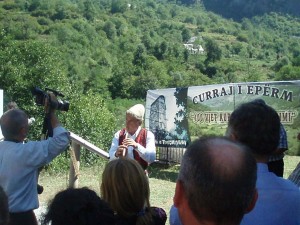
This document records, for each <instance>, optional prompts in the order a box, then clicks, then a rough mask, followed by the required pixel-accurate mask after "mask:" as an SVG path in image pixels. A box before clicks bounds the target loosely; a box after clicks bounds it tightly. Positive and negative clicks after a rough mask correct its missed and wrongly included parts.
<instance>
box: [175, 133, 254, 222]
mask: <svg viewBox="0 0 300 225" xmlns="http://www.w3.org/2000/svg"><path fill="white" fill-rule="evenodd" d="M255 184H256V162H255V159H254V158H253V156H252V155H251V153H250V152H249V151H248V149H247V148H246V147H245V146H242V145H240V144H238V143H235V142H233V141H231V140H229V139H226V138H221V137H204V138H200V139H197V140H196V141H194V142H192V143H191V144H190V145H189V146H188V148H187V150H186V152H185V153H184V156H183V158H182V162H181V167H180V172H179V177H178V180H177V183H176V190H175V196H174V205H175V206H176V207H177V208H178V212H179V216H180V219H181V221H182V223H183V224H184V225H188V224H203V223H205V224H222V225H225V224H226V225H227V224H228V225H229V224H230V225H235V224H239V223H240V221H241V219H242V218H243V215H244V214H245V213H247V212H249V211H251V210H252V209H253V207H254V205H255V202H256V199H257V192H256V188H255Z"/></svg>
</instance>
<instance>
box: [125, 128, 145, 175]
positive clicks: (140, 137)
mask: <svg viewBox="0 0 300 225" xmlns="http://www.w3.org/2000/svg"><path fill="white" fill-rule="evenodd" d="M125 132H126V130H125V128H123V129H122V130H121V131H120V134H119V145H121V144H122V142H123V140H124V139H125ZM146 140H147V130H146V129H145V128H142V129H141V131H140V133H139V134H138V136H137V137H136V138H135V140H134V141H135V142H136V143H139V144H140V145H142V146H143V147H145V148H146ZM133 157H134V159H135V160H136V161H138V163H139V164H140V165H141V166H142V168H143V169H144V170H146V169H147V167H148V162H147V161H145V160H144V159H143V158H142V157H141V156H140V154H139V153H138V152H137V150H135V149H133Z"/></svg>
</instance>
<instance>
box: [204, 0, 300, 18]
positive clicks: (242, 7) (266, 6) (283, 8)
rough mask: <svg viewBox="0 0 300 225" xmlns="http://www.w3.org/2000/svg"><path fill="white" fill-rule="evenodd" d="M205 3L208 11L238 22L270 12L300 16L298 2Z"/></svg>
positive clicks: (211, 0) (239, 0)
mask: <svg viewBox="0 0 300 225" xmlns="http://www.w3.org/2000/svg"><path fill="white" fill-rule="evenodd" d="M203 3H204V5H205V7H206V9H207V10H211V11H213V12H215V13H219V14H221V15H223V16H224V17H227V18H233V19H236V20H241V19H243V18H245V17H248V18H250V17H254V16H257V15H263V14H265V13H270V12H276V13H283V14H290V15H294V16H300V1H298V0H251V1H249V0H203Z"/></svg>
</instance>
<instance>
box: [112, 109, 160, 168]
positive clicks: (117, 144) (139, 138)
mask: <svg viewBox="0 0 300 225" xmlns="http://www.w3.org/2000/svg"><path fill="white" fill-rule="evenodd" d="M144 114H145V107H144V106H143V105H142V104H136V105H134V106H132V107H131V108H130V109H128V110H127V111H126V127H125V128H123V129H122V130H119V131H118V132H116V133H115V135H114V138H113V140H112V143H111V147H110V150H109V156H110V160H113V159H116V158H118V157H127V158H132V159H135V160H136V161H138V162H139V163H140V165H141V166H142V167H143V169H145V170H146V168H147V166H148V165H149V164H150V163H152V162H153V161H154V160H155V157H156V149H155V138H154V134H153V133H152V132H151V131H149V130H147V129H145V128H142V127H141V125H142V123H143V120H144Z"/></svg>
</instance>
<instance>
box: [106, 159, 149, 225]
mask: <svg viewBox="0 0 300 225" xmlns="http://www.w3.org/2000/svg"><path fill="white" fill-rule="evenodd" d="M101 194H102V198H103V199H104V200H105V201H106V202H108V203H109V205H110V207H111V208H112V209H113V210H114V211H115V212H116V213H117V215H118V216H119V217H121V218H124V219H132V218H136V224H137V225H146V224H147V225H149V224H151V222H152V216H151V210H150V202H149V197H150V189H149V182H148V178H147V176H146V174H145V171H144V170H143V169H142V167H141V166H140V165H139V164H138V162H136V161H135V160H133V159H127V158H119V159H115V160H112V161H110V162H109V163H108V164H107V165H106V167H105V169H104V172H103V174H102V184H101Z"/></svg>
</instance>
